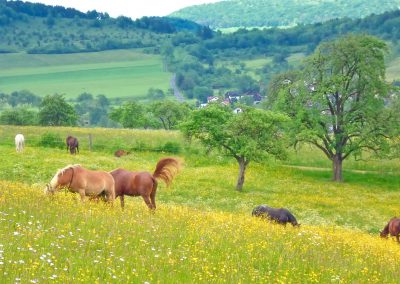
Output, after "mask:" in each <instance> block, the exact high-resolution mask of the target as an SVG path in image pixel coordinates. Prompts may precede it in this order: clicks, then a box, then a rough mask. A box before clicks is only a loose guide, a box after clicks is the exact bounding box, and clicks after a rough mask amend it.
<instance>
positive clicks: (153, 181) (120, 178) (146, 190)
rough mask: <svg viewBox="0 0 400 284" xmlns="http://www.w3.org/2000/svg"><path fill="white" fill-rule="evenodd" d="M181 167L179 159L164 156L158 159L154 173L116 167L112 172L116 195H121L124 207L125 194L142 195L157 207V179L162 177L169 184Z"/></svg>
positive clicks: (145, 200)
mask: <svg viewBox="0 0 400 284" xmlns="http://www.w3.org/2000/svg"><path fill="white" fill-rule="evenodd" d="M179 168H180V163H179V161H178V160H177V159H174V158H163V159H160V160H159V161H158V163H157V165H156V169H155V170H154V173H153V174H151V173H149V172H131V171H127V170H124V169H115V170H113V171H111V172H110V173H111V175H112V176H113V177H114V181H115V197H118V196H119V198H120V201H121V207H122V208H123V207H124V195H129V196H139V195H140V196H142V198H143V200H144V202H146V205H147V206H148V207H149V208H150V209H156V201H155V198H156V191H157V185H158V183H157V179H161V180H162V181H164V182H165V183H166V185H167V186H169V185H170V184H171V182H172V180H173V178H174V177H175V175H176V173H177V172H178V170H179Z"/></svg>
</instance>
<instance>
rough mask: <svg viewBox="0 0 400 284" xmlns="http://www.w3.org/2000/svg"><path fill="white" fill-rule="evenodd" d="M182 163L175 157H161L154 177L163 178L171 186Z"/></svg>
mask: <svg viewBox="0 0 400 284" xmlns="http://www.w3.org/2000/svg"><path fill="white" fill-rule="evenodd" d="M180 166H181V163H180V162H179V160H177V159H175V158H163V159H160V160H159V161H158V163H157V165H156V169H155V170H154V173H153V177H154V178H155V179H161V180H162V181H164V182H165V184H166V185H167V186H169V185H170V184H171V182H172V180H173V179H174V177H175V176H176V174H177V173H178V171H179V169H180Z"/></svg>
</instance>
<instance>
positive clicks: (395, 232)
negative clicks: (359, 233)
mask: <svg viewBox="0 0 400 284" xmlns="http://www.w3.org/2000/svg"><path fill="white" fill-rule="evenodd" d="M389 234H390V235H391V236H392V237H396V240H397V242H398V243H400V240H399V238H400V218H397V217H393V218H392V219H390V221H389V223H387V225H386V226H385V228H383V230H382V232H381V237H382V238H387V236H388V235H389Z"/></svg>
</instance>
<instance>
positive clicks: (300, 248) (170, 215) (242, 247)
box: [0, 126, 400, 283]
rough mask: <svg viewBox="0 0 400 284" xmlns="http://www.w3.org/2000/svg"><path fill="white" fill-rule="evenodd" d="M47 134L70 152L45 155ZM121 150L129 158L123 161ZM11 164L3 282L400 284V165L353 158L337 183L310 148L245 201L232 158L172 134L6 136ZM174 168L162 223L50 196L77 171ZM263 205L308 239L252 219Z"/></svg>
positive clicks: (278, 167)
mask: <svg viewBox="0 0 400 284" xmlns="http://www.w3.org/2000/svg"><path fill="white" fill-rule="evenodd" d="M16 133H24V135H25V137H26V147H25V149H24V151H23V153H16V151H15V149H14V145H13V138H14V136H15V134H16ZM46 133H53V134H56V135H59V137H60V139H61V141H60V145H55V146H48V147H42V146H41V144H40V143H41V140H40V139H41V138H42V137H43V136H44V135H45V134H46ZM67 134H72V135H75V136H77V137H79V139H80V142H81V144H80V145H81V149H80V153H79V154H78V155H70V154H68V153H67V151H66V149H65V148H64V146H63V139H64V138H65V136H66V135H67ZM89 134H91V135H92V140H93V141H92V142H93V145H92V146H93V148H92V151H89V145H88V143H89V140H88V135H89ZM167 142H170V143H172V144H175V145H179V146H178V147H177V148H175V149H177V150H176V151H175V152H174V153H171V152H168V151H164V149H163V146H164V145H165V144H166V143H167ZM138 145H142V148H140V147H138ZM59 146H60V147H59ZM117 148H124V149H129V150H131V151H132V153H131V154H130V155H128V156H124V157H121V158H116V157H114V156H113V151H114V150H115V149H117ZM0 152H1V153H2V162H1V163H0V226H1V227H2V230H0V275H1V276H2V279H3V280H4V281H5V282H21V283H29V282H32V281H33V283H42V282H45V283H47V282H50V281H53V282H55V283H66V282H77V283H79V282H81V283H88V282H91V283H96V282H113V283H127V282H129V283H144V282H149V283H314V282H315V283H318V282H319V283H331V282H332V283H366V282H371V283H396V282H397V281H398V279H399V277H400V274H399V271H398V267H397V265H396V263H397V260H398V258H399V257H400V245H398V244H396V243H395V242H394V241H393V240H384V239H381V238H379V236H378V234H379V231H380V230H381V229H382V228H383V227H384V225H385V224H386V222H387V221H388V219H389V218H391V217H392V216H395V215H397V216H399V215H400V211H399V210H400V198H399V197H400V191H399V190H400V174H399V172H400V163H399V160H391V161H387V160H377V159H375V160H372V161H369V162H364V161H363V162H358V161H350V160H349V161H348V162H346V163H345V164H344V168H345V172H344V177H345V180H346V181H345V182H344V183H341V184H339V183H333V182H331V181H330V164H329V163H328V162H327V161H326V160H325V159H324V157H323V156H322V155H320V154H319V152H317V151H315V149H312V148H307V147H302V148H300V149H299V150H298V152H294V151H293V152H291V153H290V155H289V159H288V160H287V161H275V160H273V159H271V160H265V161H263V162H262V163H255V162H253V163H250V165H249V168H248V171H247V173H246V181H245V185H244V191H243V192H237V191H235V190H234V188H235V184H236V178H237V172H238V166H237V164H236V162H235V160H234V159H232V158H230V157H226V156H223V155H220V154H219V153H217V152H211V153H210V154H208V155H207V154H206V151H205V149H203V148H202V147H200V146H199V145H198V144H195V143H194V142H193V141H192V144H189V142H188V141H186V140H185V139H184V138H183V137H182V136H181V135H180V133H179V132H175V131H174V132H168V131H144V130H124V129H100V128H99V129H80V128H42V127H10V126H2V127H1V128H0ZM166 156H174V157H177V158H179V159H180V160H181V161H182V168H181V170H180V172H179V173H178V175H177V176H176V178H175V179H174V181H173V183H172V185H171V186H170V187H169V188H167V187H166V186H165V185H164V184H163V183H161V182H160V184H159V190H158V192H157V197H156V203H157V210H156V212H155V213H154V214H151V213H150V212H149V211H148V209H147V207H146V205H145V204H144V202H143V201H142V199H141V198H140V197H127V198H126V199H125V202H126V208H125V210H124V211H122V210H121V208H120V206H119V201H118V200H117V201H116V202H114V206H112V207H111V206H109V205H105V204H103V203H102V202H100V203H96V202H90V201H87V202H85V203H83V204H82V203H81V202H80V201H79V198H78V196H77V195H74V194H72V193H67V192H65V191H60V192H58V193H57V194H55V195H54V196H46V195H44V193H43V188H44V187H45V185H46V183H48V182H49V181H50V179H51V178H52V176H53V175H54V174H55V173H56V171H57V169H60V168H63V167H65V166H66V165H68V164H81V165H82V166H84V167H86V168H89V169H93V170H106V171H110V170H113V169H115V168H118V167H121V168H125V169H130V170H145V171H150V172H153V171H154V169H155V165H156V163H157V161H158V160H159V159H160V158H162V157H166ZM260 204H268V205H270V206H273V207H286V208H288V209H290V210H291V211H292V212H293V214H294V215H295V216H296V217H297V219H298V221H299V223H301V224H302V225H301V227H300V228H292V227H291V226H287V227H283V226H280V225H275V224H270V223H267V222H265V221H263V220H257V219H255V218H252V217H251V211H252V209H253V208H254V207H255V206H257V205H260Z"/></svg>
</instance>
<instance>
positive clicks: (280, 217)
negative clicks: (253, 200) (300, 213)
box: [252, 205, 300, 226]
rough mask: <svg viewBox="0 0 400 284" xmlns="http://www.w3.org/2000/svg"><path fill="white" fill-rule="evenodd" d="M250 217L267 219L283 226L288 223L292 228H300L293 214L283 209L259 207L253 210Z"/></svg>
mask: <svg viewBox="0 0 400 284" xmlns="http://www.w3.org/2000/svg"><path fill="white" fill-rule="evenodd" d="M252 215H253V216H255V217H260V218H265V219H269V220H272V221H275V222H277V223H279V224H283V225H286V223H290V224H292V225H293V226H300V224H299V223H297V220H296V218H295V217H294V216H293V214H292V213H290V212H289V210H287V209H285V208H272V207H268V206H267V205H260V206H257V207H256V208H254V209H253V212H252Z"/></svg>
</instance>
